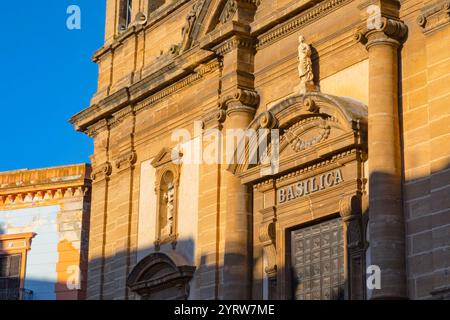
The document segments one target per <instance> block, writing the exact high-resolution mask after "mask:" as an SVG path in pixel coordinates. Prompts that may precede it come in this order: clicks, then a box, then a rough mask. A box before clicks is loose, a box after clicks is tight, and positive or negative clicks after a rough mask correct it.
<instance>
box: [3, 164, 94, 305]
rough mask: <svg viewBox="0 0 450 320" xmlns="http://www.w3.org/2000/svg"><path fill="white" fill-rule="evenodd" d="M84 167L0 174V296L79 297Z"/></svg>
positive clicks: (86, 197) (86, 187) (84, 237)
mask: <svg viewBox="0 0 450 320" xmlns="http://www.w3.org/2000/svg"><path fill="white" fill-rule="evenodd" d="M90 171H91V170H90V166H89V165H84V164H83V165H72V166H65V167H55V168H45V169H37V170H17V171H8V172H1V173H0V300H78V299H85V297H86V278H87V262H88V259H87V251H88V235H89V212H90V192H91V190H90V187H91V180H90Z"/></svg>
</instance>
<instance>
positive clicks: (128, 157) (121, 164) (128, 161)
mask: <svg viewBox="0 0 450 320" xmlns="http://www.w3.org/2000/svg"><path fill="white" fill-rule="evenodd" d="M136 161H137V154H136V152H134V151H130V152H127V153H124V154H122V155H120V156H119V157H118V158H117V159H116V161H115V163H114V164H115V165H116V169H118V170H119V171H121V170H125V169H127V168H132V167H133V166H134V164H135V163H136Z"/></svg>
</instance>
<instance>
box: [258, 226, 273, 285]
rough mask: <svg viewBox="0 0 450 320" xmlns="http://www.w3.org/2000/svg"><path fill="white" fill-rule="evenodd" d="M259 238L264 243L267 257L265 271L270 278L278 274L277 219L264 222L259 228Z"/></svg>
mask: <svg viewBox="0 0 450 320" xmlns="http://www.w3.org/2000/svg"><path fill="white" fill-rule="evenodd" d="M259 240H260V241H261V244H262V245H263V249H264V254H265V256H266V259H267V266H266V269H265V272H266V273H267V276H268V277H269V278H270V279H274V278H276V275H277V249H276V231H275V220H273V221H269V222H265V223H263V224H262V225H261V226H260V228H259Z"/></svg>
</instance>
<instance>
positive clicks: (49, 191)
mask: <svg viewBox="0 0 450 320" xmlns="http://www.w3.org/2000/svg"><path fill="white" fill-rule="evenodd" d="M45 187H47V188H45ZM89 189H90V184H89V185H88V184H85V183H84V182H81V183H79V184H78V185H73V186H66V185H64V186H59V187H58V186H57V185H53V186H41V188H37V189H36V188H34V189H33V190H30V191H26V190H15V191H14V190H10V191H9V192H7V193H3V192H2V194H0V210H1V209H11V208H15V207H17V206H27V205H46V204H48V205H50V204H52V203H54V202H55V201H58V200H64V199H69V198H80V197H84V196H86V195H87V193H88V191H89Z"/></svg>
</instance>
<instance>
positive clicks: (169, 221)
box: [152, 148, 180, 250]
mask: <svg viewBox="0 0 450 320" xmlns="http://www.w3.org/2000/svg"><path fill="white" fill-rule="evenodd" d="M152 165H153V167H154V168H155V169H156V182H155V193H156V199H157V202H156V205H157V208H156V240H155V247H156V249H157V250H159V248H160V246H161V245H162V244H166V243H171V244H172V246H173V247H175V246H176V241H177V216H178V214H177V212H178V186H179V176H180V166H179V165H178V164H175V163H174V162H173V159H172V151H171V150H169V149H166V148H164V149H163V150H161V152H160V153H159V154H158V155H157V156H156V157H155V159H154V160H153V162H152Z"/></svg>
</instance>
